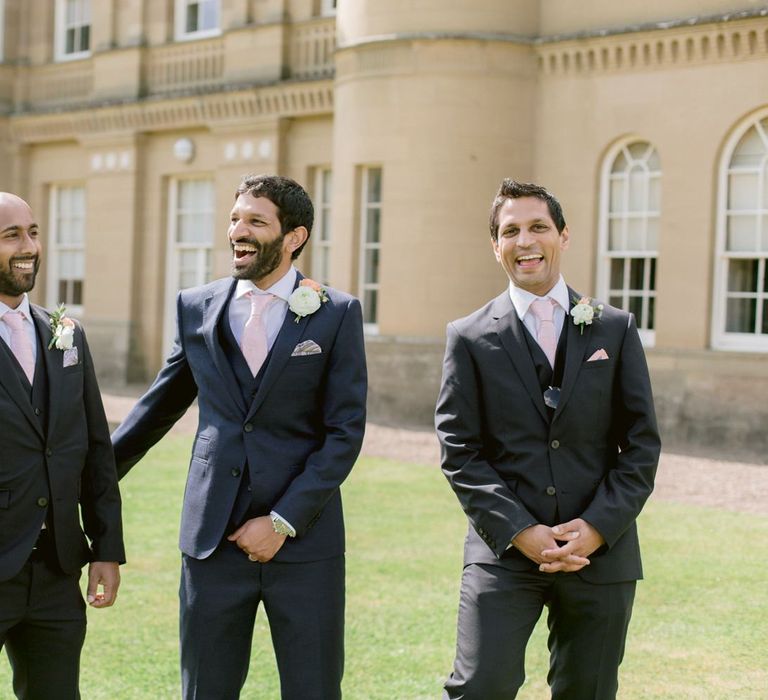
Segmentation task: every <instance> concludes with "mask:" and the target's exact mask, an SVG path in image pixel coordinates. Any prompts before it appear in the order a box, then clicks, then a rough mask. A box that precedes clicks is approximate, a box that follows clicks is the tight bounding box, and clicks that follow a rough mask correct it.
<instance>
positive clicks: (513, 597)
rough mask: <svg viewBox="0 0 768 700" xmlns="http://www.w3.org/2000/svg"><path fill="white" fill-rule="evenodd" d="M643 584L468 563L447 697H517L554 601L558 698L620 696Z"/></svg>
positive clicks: (551, 618) (552, 675)
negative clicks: (532, 645) (537, 632)
mask: <svg viewBox="0 0 768 700" xmlns="http://www.w3.org/2000/svg"><path fill="white" fill-rule="evenodd" d="M635 586H636V582H635V581H627V582H621V583H612V584H594V583H588V582H586V581H584V580H582V579H581V578H580V577H579V576H578V575H577V574H576V573H556V574H545V573H542V572H540V571H538V570H537V569H531V570H530V571H513V570H510V569H507V568H505V567H503V566H496V565H489V564H470V565H468V566H467V567H466V568H465V569H464V573H463V576H462V582H461V594H460V600H459V619H458V636H457V645H456V659H455V661H454V668H453V673H452V674H451V677H450V678H449V679H448V680H447V682H446V684H445V695H444V698H446V699H450V700H459V699H460V698H461V699H462V700H511V699H512V698H514V697H516V695H517V692H518V690H519V689H520V686H521V685H522V684H523V681H524V680H525V647H526V645H527V643H528V639H529V638H530V636H531V633H532V632H533V628H534V627H535V625H536V622H537V621H538V619H539V617H540V616H541V612H542V609H543V608H544V606H546V607H547V609H548V616H547V625H548V627H549V640H548V646H549V651H550V668H549V674H548V676H547V681H548V683H549V685H550V688H551V691H552V700H613V698H615V697H616V691H617V689H618V670H619V664H620V663H621V660H622V658H623V656H624V643H625V639H626V634H627V628H628V626H629V620H630V617H631V614H632V603H633V601H634V596H635Z"/></svg>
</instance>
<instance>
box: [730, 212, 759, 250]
mask: <svg viewBox="0 0 768 700" xmlns="http://www.w3.org/2000/svg"><path fill="white" fill-rule="evenodd" d="M726 250H729V251H732V252H743V251H754V250H757V217H756V216H753V215H751V214H747V215H743V216H738V215H732V216H729V217H728V241H727V244H726Z"/></svg>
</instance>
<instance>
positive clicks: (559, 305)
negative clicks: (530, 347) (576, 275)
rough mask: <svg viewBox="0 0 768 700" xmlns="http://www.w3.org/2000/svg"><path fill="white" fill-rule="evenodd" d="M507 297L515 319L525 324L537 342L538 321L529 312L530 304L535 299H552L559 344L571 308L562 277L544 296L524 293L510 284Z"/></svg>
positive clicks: (556, 336) (556, 335)
mask: <svg viewBox="0 0 768 700" xmlns="http://www.w3.org/2000/svg"><path fill="white" fill-rule="evenodd" d="M509 296H510V298H511V299H512V305H513V306H514V307H515V311H516V312H517V317H518V318H519V319H520V320H521V321H522V322H523V323H524V324H525V327H526V328H527V329H528V331H529V333H530V334H531V335H532V336H533V339H534V340H536V341H537V342H538V340H537V339H538V335H539V319H538V318H537V317H536V316H535V315H534V313H533V312H532V311H530V308H531V303H533V302H534V301H535V300H536V299H552V301H554V302H555V313H554V318H553V322H554V326H555V338H556V340H557V342H560V331H562V329H563V321H564V320H565V317H566V315H567V314H568V311H569V310H570V308H571V300H570V298H569V297H568V287H566V286H565V280H564V279H563V276H562V275H560V278H559V279H558V280H557V283H556V284H555V286H554V287H552V289H550V290H549V291H548V292H547V293H546V295H545V296H543V297H539V296H536V295H535V294H531V293H530V292H526V291H525V290H524V289H520V287H516V286H515V285H514V284H513V283H512V282H510V283H509Z"/></svg>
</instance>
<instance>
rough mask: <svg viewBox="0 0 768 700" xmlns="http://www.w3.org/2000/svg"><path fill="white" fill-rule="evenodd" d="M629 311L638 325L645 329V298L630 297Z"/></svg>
mask: <svg viewBox="0 0 768 700" xmlns="http://www.w3.org/2000/svg"><path fill="white" fill-rule="evenodd" d="M627 311H629V312H630V313H632V314H634V315H635V318H636V319H637V325H638V326H640V328H643V321H644V319H643V297H629V308H628V309H627Z"/></svg>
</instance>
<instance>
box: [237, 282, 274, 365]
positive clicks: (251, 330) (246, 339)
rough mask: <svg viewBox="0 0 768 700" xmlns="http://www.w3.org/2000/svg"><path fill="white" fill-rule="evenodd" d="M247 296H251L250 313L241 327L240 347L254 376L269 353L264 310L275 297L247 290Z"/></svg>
mask: <svg viewBox="0 0 768 700" xmlns="http://www.w3.org/2000/svg"><path fill="white" fill-rule="evenodd" d="M248 296H249V297H250V298H251V315H250V316H249V317H248V320H247V321H246V322H245V328H243V337H242V338H241V339H240V349H241V350H242V351H243V356H244V357H245V361H246V362H247V363H248V367H250V369H251V372H252V373H253V376H254V377H255V376H256V375H257V374H258V373H259V370H260V369H261V366H262V365H263V364H264V360H266V359H267V354H268V353H269V347H268V344H267V327H266V325H265V324H264V312H265V311H266V310H267V308H268V307H269V305H270V304H271V303H272V302H273V301H274V300H275V297H274V296H273V295H272V294H257V293H256V292H248Z"/></svg>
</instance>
